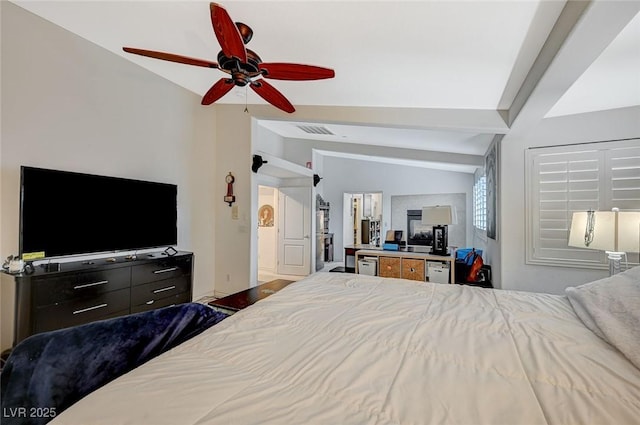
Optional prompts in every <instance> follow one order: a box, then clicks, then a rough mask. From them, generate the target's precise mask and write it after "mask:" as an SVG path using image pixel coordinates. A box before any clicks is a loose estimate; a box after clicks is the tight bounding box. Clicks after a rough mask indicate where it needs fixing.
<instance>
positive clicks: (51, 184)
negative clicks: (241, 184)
mask: <svg viewBox="0 0 640 425" xmlns="http://www.w3.org/2000/svg"><path fill="white" fill-rule="evenodd" d="M20 185H21V187H20V254H21V255H23V254H27V253H38V252H40V253H42V252H43V253H44V257H60V256H69V255H77V254H89V253H98V252H111V251H124V250H137V249H143V248H155V247H162V246H165V247H169V246H172V245H176V244H177V242H178V230H177V192H178V188H177V186H176V185H174V184H167V183H156V182H150V181H142V180H132V179H125V178H118V177H107V176H98V175H92V174H84V173H74V172H69V171H58V170H49V169H43V168H35V167H25V166H23V167H21V179H20Z"/></svg>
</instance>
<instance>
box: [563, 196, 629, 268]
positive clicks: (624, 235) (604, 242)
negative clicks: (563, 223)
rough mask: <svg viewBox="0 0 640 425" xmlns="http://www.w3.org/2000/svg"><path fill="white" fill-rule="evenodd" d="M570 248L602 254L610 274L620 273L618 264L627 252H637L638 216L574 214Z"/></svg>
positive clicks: (616, 210) (589, 212)
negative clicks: (584, 249) (585, 249)
mask: <svg viewBox="0 0 640 425" xmlns="http://www.w3.org/2000/svg"><path fill="white" fill-rule="evenodd" d="M569 246H573V247H578V248H587V249H597V250H600V251H605V252H606V254H607V257H608V258H609V273H610V274H611V275H614V274H616V273H619V272H620V260H621V259H622V257H623V256H624V255H625V253H627V252H640V212H633V211H620V210H619V209H618V208H613V209H612V210H611V211H583V212H574V213H573V218H572V220H571V231H570V232H569Z"/></svg>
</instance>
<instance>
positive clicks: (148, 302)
mask: <svg viewBox="0 0 640 425" xmlns="http://www.w3.org/2000/svg"><path fill="white" fill-rule="evenodd" d="M154 302H156V300H151V301H147V302H146V303H145V304H146V305H151V304H153V303H154Z"/></svg>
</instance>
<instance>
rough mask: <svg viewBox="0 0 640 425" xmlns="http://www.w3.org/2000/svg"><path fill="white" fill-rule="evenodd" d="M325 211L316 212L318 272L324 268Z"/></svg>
mask: <svg viewBox="0 0 640 425" xmlns="http://www.w3.org/2000/svg"><path fill="white" fill-rule="evenodd" d="M325 231H326V229H325V228H324V211H318V212H316V271H318V270H322V269H323V268H324V234H325Z"/></svg>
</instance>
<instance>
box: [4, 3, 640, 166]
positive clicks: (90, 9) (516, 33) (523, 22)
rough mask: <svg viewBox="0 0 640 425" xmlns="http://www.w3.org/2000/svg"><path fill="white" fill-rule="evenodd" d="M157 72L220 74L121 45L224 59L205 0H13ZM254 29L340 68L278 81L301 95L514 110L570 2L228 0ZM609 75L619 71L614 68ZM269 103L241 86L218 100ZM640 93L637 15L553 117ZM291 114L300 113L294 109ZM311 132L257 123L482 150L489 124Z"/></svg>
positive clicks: (205, 77)
mask: <svg viewBox="0 0 640 425" xmlns="http://www.w3.org/2000/svg"><path fill="white" fill-rule="evenodd" d="M14 3H16V4H18V5H19V6H21V7H23V8H25V9H27V10H29V11H31V12H33V13H35V14H37V15H39V16H41V17H43V18H45V19H47V20H49V21H51V22H53V23H55V24H56V25H59V26H61V27H63V28H65V29H67V30H69V31H71V32H73V33H75V34H77V35H79V36H81V37H83V38H85V39H87V40H89V41H91V42H93V43H96V44H98V45H100V46H102V47H104V48H105V49H108V50H109V51H111V52H113V53H114V54H117V55H120V56H122V57H125V58H126V59H127V60H130V61H132V62H135V63H137V64H139V65H140V66H142V67H144V68H146V69H148V70H149V71H151V72H154V73H156V74H159V75H161V76H163V77H165V78H167V79H168V80H170V81H173V82H174V83H176V84H178V85H180V86H182V87H184V88H186V89H188V90H190V91H193V92H194V93H196V94H198V95H203V94H204V93H205V92H206V91H207V90H208V89H209V87H210V86H211V85H212V84H213V83H215V82H216V81H217V80H218V79H219V78H221V77H222V76H224V75H225V74H223V73H222V72H221V71H219V70H216V69H206V68H200V67H195V66H188V65H183V64H176V63H171V62H165V61H160V60H155V59H150V58H144V57H140V56H135V55H130V54H127V53H124V52H123V51H122V47H123V46H130V47H138V48H143V49H150V50H159V51H164V52H170V53H176V54H181V55H185V56H191V57H196V58H202V59H208V60H213V61H215V60H216V57H217V53H218V51H219V50H220V47H219V44H218V42H217V40H216V38H215V35H214V33H213V30H212V29H211V21H210V17H209V7H208V2H206V1H177V2H176V1H70V2H65V1H14ZM221 3H222V4H223V5H224V7H225V8H226V9H227V11H228V12H229V14H230V16H231V18H232V19H234V20H235V21H241V22H244V23H246V24H248V25H249V26H250V27H251V28H252V29H253V31H254V35H253V40H252V41H251V42H250V44H249V45H248V47H249V48H251V49H252V50H254V51H256V52H257V53H258V54H259V55H260V56H261V58H262V60H264V61H265V62H296V63H306V64H313V65H320V66H325V67H329V68H333V69H334V70H335V72H336V77H335V78H333V79H329V80H321V81H305V82H297V81H274V80H272V84H273V85H274V86H275V87H277V88H278V89H279V90H280V91H281V92H282V93H283V94H284V95H285V96H286V97H287V98H288V99H289V100H290V101H291V102H292V103H293V104H294V106H302V105H324V106H359V107H363V106H365V107H402V108H406V107H411V108H437V109H451V110H462V109H472V110H508V109H509V108H510V107H511V105H512V102H513V100H514V97H515V96H516V94H517V93H518V90H519V89H520V87H521V86H522V84H523V81H524V80H525V77H526V76H527V74H528V73H529V71H530V69H531V67H532V64H533V63H534V61H535V60H536V57H537V56H538V53H539V52H540V49H541V48H542V46H543V44H544V43H545V41H546V40H547V37H548V35H549V33H550V31H551V29H552V27H553V25H554V24H555V22H556V20H557V18H558V16H559V15H560V13H561V11H562V9H563V7H564V5H565V2H564V1H533V0H531V1H525V0H522V1H520V0H514V1H509V0H502V1H484V0H469V1H329V0H324V1H323V0H316V1H304V0H299V1H271V0H262V1H259V0H256V1H244V0H227V1H223V2H221ZM612 75H614V76H615V78H612ZM245 102H247V103H249V104H260V103H264V102H263V101H262V100H261V99H260V98H259V97H258V96H257V95H256V94H255V93H253V92H252V91H251V90H249V91H247V90H246V88H235V89H234V90H233V91H232V92H230V93H229V94H227V95H226V96H225V97H223V98H222V99H221V100H220V101H219V102H218V103H233V104H244V103H245ZM637 104H640V18H638V17H636V19H634V20H633V21H632V23H631V24H629V26H628V27H627V28H626V29H625V30H624V31H622V33H620V35H619V37H618V38H617V39H616V40H614V42H613V43H612V44H611V45H610V46H609V48H607V50H605V52H604V53H603V54H602V55H601V56H600V57H599V58H598V59H597V60H596V62H594V63H593V66H592V67H591V68H589V69H588V70H587V72H584V74H583V76H582V77H581V78H580V79H578V80H577V81H576V82H575V83H574V84H573V86H571V88H570V90H568V91H567V92H566V95H565V96H564V97H562V98H561V99H560V101H559V102H558V103H557V105H556V106H555V107H554V108H553V109H552V110H551V111H550V112H549V114H548V115H549V116H557V115H566V114H572V113H576V112H586V111H594V110H600V109H611V108H614V107H622V106H630V105H637ZM293 119H295V117H293ZM312 124H319V125H325V126H326V127H327V128H329V129H330V131H331V132H333V133H334V134H335V136H325V135H322V136H310V135H307V134H305V133H303V132H302V131H300V130H299V129H298V128H297V127H296V126H295V125H293V124H292V123H288V122H277V121H269V122H261V125H263V126H264V127H265V128H268V129H270V130H271V131H274V132H276V133H278V134H280V135H282V136H283V137H292V138H299V139H306V138H313V139H315V140H331V141H334V142H342V143H345V142H346V143H352V144H360V145H375V146H384V145H388V143H389V141H390V140H393V143H394V146H395V147H401V148H410V149H424V150H430V151H443V150H446V151H448V152H454V153H465V154H470V155H482V154H483V153H484V152H485V151H486V148H487V146H488V145H489V143H490V142H491V140H492V138H493V134H477V133H475V134H474V133H467V132H457V131H447V132H444V131H436V130H424V129H422V130H417V129H404V128H381V127H369V126H366V125H359V126H351V125H339V124H335V123H331V124H326V123H325V124H323V123H312Z"/></svg>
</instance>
